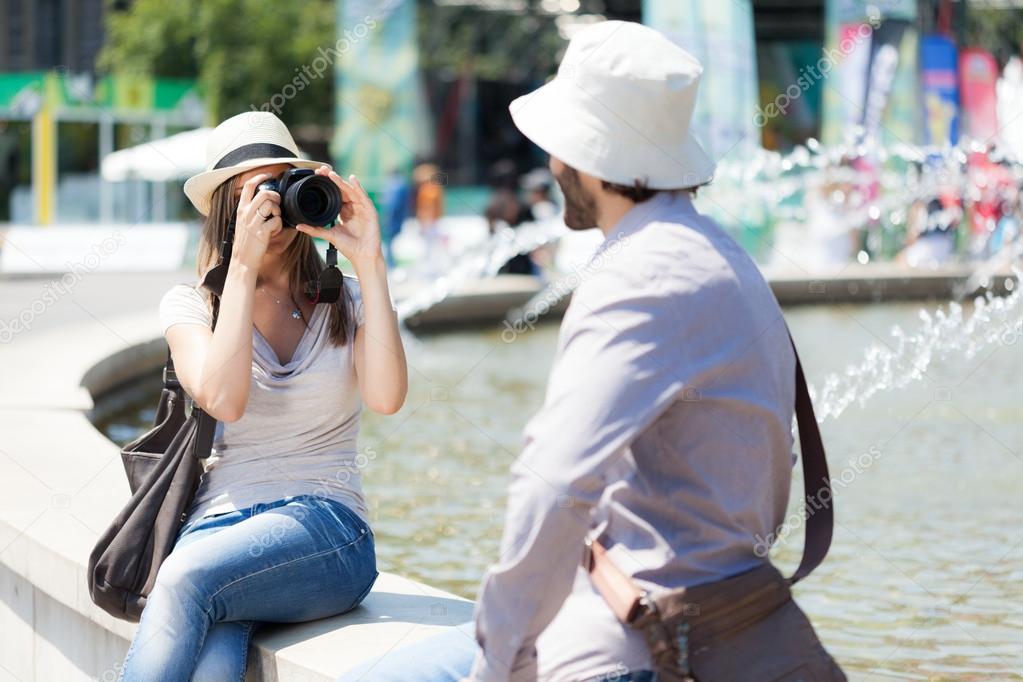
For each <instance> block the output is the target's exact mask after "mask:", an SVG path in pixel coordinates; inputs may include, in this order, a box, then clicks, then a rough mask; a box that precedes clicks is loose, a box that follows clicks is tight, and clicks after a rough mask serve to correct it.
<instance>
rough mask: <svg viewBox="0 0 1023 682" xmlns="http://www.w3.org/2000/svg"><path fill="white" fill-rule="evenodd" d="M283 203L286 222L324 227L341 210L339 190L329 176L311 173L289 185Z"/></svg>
mask: <svg viewBox="0 0 1023 682" xmlns="http://www.w3.org/2000/svg"><path fill="white" fill-rule="evenodd" d="M283 203H284V214H285V215H286V216H287V220H286V222H290V223H292V224H293V225H297V224H298V223H305V224H307V225H316V226H318V227H324V226H326V225H329V224H330V223H332V222H333V221H334V219H335V218H337V215H338V213H340V212H341V192H340V190H338V188H337V185H335V184H334V183H333V182H332V181H331V180H330V178H325V177H323V176H322V175H311V176H309V177H307V178H302V179H301V180H299V181H298V182H296V183H295V184H294V185H292V186H291V187H289V188H288V189H287V191H286V192H285V195H284V197H283Z"/></svg>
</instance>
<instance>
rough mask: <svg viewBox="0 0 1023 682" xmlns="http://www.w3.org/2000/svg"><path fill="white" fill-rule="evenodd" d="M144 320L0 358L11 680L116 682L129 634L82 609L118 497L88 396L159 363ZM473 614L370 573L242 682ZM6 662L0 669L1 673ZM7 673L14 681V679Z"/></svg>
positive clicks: (422, 589) (347, 655)
mask: <svg viewBox="0 0 1023 682" xmlns="http://www.w3.org/2000/svg"><path fill="white" fill-rule="evenodd" d="M157 329H158V321H157V319H156V315H155V311H154V312H153V313H149V314H144V315H134V316H124V317H118V318H115V319H112V320H104V321H103V322H102V323H99V322H98V321H97V323H96V324H80V325H75V326H68V327H62V328H59V329H58V330H54V331H49V332H45V333H43V332H39V333H33V334H31V337H32V338H31V339H24V340H23V339H20V338H17V339H15V340H14V341H12V342H11V343H8V344H6V345H5V346H3V347H0V361H2V362H0V366H2V367H3V368H4V370H5V372H4V373H5V380H4V389H5V390H4V391H3V399H2V401H0V434H2V435H0V438H2V441H0V478H2V480H3V481H4V482H5V492H6V494H5V495H4V496H3V497H2V498H0V564H2V567H0V569H2V570H0V624H2V625H0V629H2V630H3V632H4V633H5V637H4V638H3V640H4V641H3V642H2V643H0V659H2V660H4V661H5V664H4V665H5V668H7V672H11V674H12V675H13V674H16V675H17V676H18V677H20V678H23V679H33V678H45V679H65V680H72V679H93V680H95V679H102V680H107V679H109V680H113V679H116V671H117V669H118V666H119V665H120V662H121V660H122V659H123V656H124V653H125V652H126V651H127V648H128V644H129V642H130V640H131V638H132V637H133V636H134V633H135V629H136V627H137V626H136V624H134V623H129V622H126V621H121V620H118V619H116V618H113V617H111V616H110V615H108V614H107V613H106V612H104V611H103V610H102V609H100V608H99V607H97V606H95V605H94V604H93V603H92V600H91V599H90V597H89V594H88V587H87V582H86V568H87V565H88V557H89V553H90V552H91V550H92V547H93V545H94V544H95V542H96V539H97V538H98V537H99V535H100V534H101V532H102V531H103V530H104V529H105V528H106V526H107V524H108V523H109V522H110V520H111V519H112V518H113V517H114V515H115V514H116V513H117V511H118V510H119V509H120V508H121V506H122V505H123V504H124V503H125V502H126V501H127V499H128V497H129V490H128V483H127V480H126V478H125V475H124V471H123V469H122V467H121V463H120V451H119V447H118V446H117V445H116V444H114V443H112V442H110V441H109V440H107V439H106V438H105V437H104V436H103V435H102V434H101V433H99V431H97V430H96V428H95V427H94V426H93V425H92V424H91V422H89V420H88V419H87V417H86V412H87V411H88V410H90V409H92V407H93V403H92V393H99V392H101V391H103V390H106V389H108V388H110V387H112V386H114V385H116V384H119V383H122V382H123V381H125V380H127V379H130V378H131V377H132V376H134V375H137V374H138V373H139V372H141V371H146V370H149V369H152V368H153V367H154V366H155V365H158V364H159V363H161V362H162V360H163V357H164V353H165V350H166V348H165V346H164V342H163V338H162V337H161V336H155V337H154V330H157ZM157 394H158V391H157V390H155V388H154V391H153V399H154V400H155V399H156V397H157ZM471 615H472V602H470V601H468V600H465V599H462V598H460V597H457V596H455V595H452V594H449V593H446V592H443V591H441V590H437V589H434V588H432V587H429V586H427V585H423V584H421V583H418V582H416V581H413V580H410V579H407V578H403V577H400V576H397V575H394V574H389V573H381V575H380V578H379V579H378V580H377V583H376V585H375V586H374V589H373V592H372V593H371V594H370V596H369V597H367V598H366V600H365V601H364V602H363V604H362V605H361V606H360V607H359V608H357V609H355V610H353V611H351V612H349V613H347V614H343V615H340V616H335V617H332V618H327V619H322V620H318V621H312V622H309V623H301V624H268V625H265V626H264V627H263V628H261V629H260V631H258V632H257V633H256V636H255V637H254V638H253V646H252V647H251V649H250V665H249V674H248V676H247V679H248V680H332V679H334V678H335V677H336V676H338V675H340V674H341V673H343V672H345V670H348V669H350V668H351V667H354V666H355V665H358V664H359V663H362V662H363V661H366V660H370V659H373V658H377V657H379V656H382V655H384V654H385V653H386V652H387V651H389V650H390V649H391V648H392V647H393V646H395V645H397V644H398V643H399V642H412V641H415V640H417V639H419V638H420V637H424V636H427V635H429V634H432V633H434V632H436V631H438V630H439V629H443V628H444V627H448V626H452V625H455V624H457V623H460V622H464V621H466V620H469V619H470V618H471ZM8 662H10V664H8ZM15 669H16V670H17V671H18V672H17V673H15V672H14V670H15Z"/></svg>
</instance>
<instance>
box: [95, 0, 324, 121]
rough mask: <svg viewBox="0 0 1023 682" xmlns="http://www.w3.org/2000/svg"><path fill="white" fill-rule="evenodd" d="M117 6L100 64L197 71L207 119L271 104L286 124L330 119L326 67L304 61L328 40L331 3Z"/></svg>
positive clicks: (194, 1) (159, 1) (152, 0)
mask: <svg viewBox="0 0 1023 682" xmlns="http://www.w3.org/2000/svg"><path fill="white" fill-rule="evenodd" d="M123 5H124V3H120V2H117V3H115V2H112V1H110V0H108V7H107V13H106V17H107V20H106V21H107V40H106V44H105V45H104V48H103V50H102V52H101V53H100V56H99V60H98V66H99V68H100V69H101V70H103V71H106V72H109V73H135V74H145V75H149V76H153V77H167V78H170V77H173V78H197V79H198V82H199V87H200V89H201V91H202V93H203V96H204V98H205V99H206V103H207V108H208V112H209V115H210V118H211V119H212V120H213V121H221V120H223V119H225V118H227V117H229V116H232V115H234V114H237V113H241V112H243V111H249V110H251V109H253V108H256V109H268V110H270V111H273V112H274V113H275V114H277V115H278V116H280V117H281V118H282V119H283V120H284V122H285V123H287V124H288V125H289V126H291V125H296V124H314V125H315V126H323V127H329V126H330V125H332V123H333V120H334V102H333V74H334V72H333V68H328V69H327V70H326V71H322V72H321V73H319V74H316V73H315V72H312V71H311V70H310V69H308V68H305V69H303V67H309V65H311V64H312V62H313V60H314V59H316V57H318V56H320V52H319V48H321V47H322V48H323V49H324V50H327V49H328V48H331V47H333V46H334V44H335V41H336V36H335V24H336V18H335V7H336V4H335V2H333V1H331V0H305V2H297V3H292V2H275V3H270V2H265V1H263V0H174V1H173V2H167V0H135V1H134V2H132V3H131V4H130V5H128V6H127V7H126V8H123V9H122V7H123ZM289 95H290V96H289ZM307 129H308V128H307Z"/></svg>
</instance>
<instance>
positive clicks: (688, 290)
mask: <svg viewBox="0 0 1023 682" xmlns="http://www.w3.org/2000/svg"><path fill="white" fill-rule="evenodd" d="M701 71H702V69H701V66H700V65H699V63H698V62H697V61H696V60H695V59H694V58H693V57H691V56H690V55H689V54H688V53H686V52H685V51H684V50H682V49H681V48H679V47H678V46H676V45H675V44H674V43H672V42H671V41H669V40H668V39H667V38H665V37H664V36H663V35H661V34H660V33H658V32H657V31H654V30H653V29H650V28H648V27H644V26H641V25H639V24H634V23H628V22H618V21H609V22H605V23H601V24H597V25H594V26H592V27H589V28H587V29H584V30H582V31H580V32H579V33H577V34H576V35H575V36H574V37H573V39H572V40H571V42H570V44H569V47H568V50H567V52H566V54H565V58H564V60H563V62H562V64H561V66H560V68H559V70H558V75H557V77H556V78H555V79H553V80H552V81H551V82H550V83H548V84H547V85H545V86H543V87H541V88H540V89H538V90H537V91H535V92H533V93H531V94H529V95H526V96H524V97H521V98H519V99H517V100H515V101H514V102H513V103H512V104H511V107H510V109H511V113H512V117H513V119H514V121H515V124H516V125H517V126H518V128H519V129H520V130H521V131H522V132H523V133H524V134H525V135H526V136H527V137H528V138H529V139H531V140H532V141H533V142H535V143H536V144H537V145H539V146H540V147H541V148H542V149H544V150H545V151H547V152H548V153H549V154H550V156H551V159H550V169H551V172H552V174H553V175H554V178H555V179H556V181H557V182H558V184H559V185H560V187H561V189H562V192H563V193H564V196H565V223H566V224H567V225H568V227H570V228H572V229H589V228H592V227H597V228H599V229H600V230H601V231H602V232H603V233H604V235H605V240H604V242H603V243H602V244H601V246H600V248H599V249H598V250H597V253H596V254H595V256H594V258H593V260H592V261H591V263H590V265H589V267H588V268H586V269H585V270H584V271H583V272H582V273H581V274H580V279H581V283H580V285H579V287H578V288H577V289H576V291H575V293H574V295H573V299H572V302H571V305H570V306H569V308H568V310H567V312H566V314H565V318H564V321H563V322H562V326H561V332H560V336H559V340H558V349H557V355H556V358H555V361H554V366H553V369H552V371H551V376H550V383H549V386H548V391H547V395H546V399H545V402H544V405H543V408H542V409H541V410H540V411H539V413H538V414H537V415H536V416H535V417H533V419H532V420H531V421H530V422H529V424H528V426H527V428H526V433H525V436H526V438H525V447H524V450H523V452H522V454H521V456H520V457H519V459H518V460H517V461H516V462H515V464H514V466H513V468H512V473H513V476H514V479H513V482H512V484H511V487H510V490H509V496H508V510H507V515H506V525H505V529H504V536H503V539H502V542H501V554H500V559H499V560H498V561H497V563H496V564H494V565H493V566H492V567H491V568H490V569H489V570H488V571H487V573H486V575H485V576H484V578H483V583H482V587H481V589H480V593H479V600H478V602H477V605H476V612H475V628H474V629H475V632H474V633H471V632H470V634H474V635H475V637H474V639H475V641H474V639H473V638H471V637H469V636H465V629H463V631H457V630H456V631H454V632H453V633H451V634H449V635H446V636H441V637H439V638H434V639H432V640H427V641H426V642H425V643H424V644H423V645H421V646H418V647H417V646H415V645H413V646H411V647H408V648H407V649H405V650H402V651H398V652H394V653H392V654H390V655H388V656H387V657H385V658H384V659H383V660H381V661H380V662H379V663H378V664H376V665H375V667H373V669H372V672H371V673H369V674H368V676H367V677H366V678H365V679H373V680H388V679H403V680H439V679H458V677H459V676H462V675H466V674H468V676H469V677H470V678H471V679H473V680H483V681H490V680H495V681H497V680H500V681H502V682H503V681H504V680H509V679H511V680H531V679H541V680H591V679H601V680H634V681H638V680H647V679H650V676H651V671H652V670H653V668H654V665H653V664H652V660H651V655H650V652H649V650H648V649H647V644H646V642H645V640H644V637H643V634H642V633H641V632H640V631H638V630H634V629H631V628H629V627H627V626H625V625H623V624H622V623H621V622H619V620H618V619H617V618H616V617H615V615H614V613H613V612H612V610H611V608H610V607H609V606H608V603H607V602H606V601H605V600H604V597H603V596H602V595H601V593H600V592H598V591H597V589H595V587H594V584H593V582H591V580H590V576H589V575H588V573H587V571H586V570H585V569H584V568H583V567H582V565H581V558H582V554H583V546H584V540H585V539H586V538H587V537H591V538H592V537H596V536H598V535H599V536H600V540H601V542H602V544H603V545H604V546H606V547H608V548H609V549H608V557H609V558H610V560H611V561H612V562H613V563H614V564H615V565H617V567H618V568H620V569H621V570H622V571H623V572H624V573H626V574H627V575H629V576H631V577H632V579H633V580H635V581H636V582H637V583H638V584H639V585H641V586H643V587H646V588H648V589H653V588H677V587H683V586H692V585H699V584H703V583H710V582H712V581H718V580H721V579H724V578H726V577H729V576H733V575H736V574H739V573H743V572H745V571H749V570H750V569H753V568H754V567H757V566H759V565H761V564H762V563H763V559H762V549H761V551H760V552H758V551H757V549H756V544H757V538H761V539H762V538H771V537H774V533H775V531H776V530H777V529H778V527H779V526H780V524H781V523H782V521H783V517H784V513H785V510H786V505H787V502H788V496H789V487H790V479H791V473H792V472H791V469H792V465H793V461H794V459H793V454H792V435H791V424H792V418H793V404H794V398H795V387H794V381H793V377H794V374H795V357H794V353H793V349H792V346H791V344H790V340H789V336H788V333H787V329H786V325H785V323H784V320H783V318H782V314H781V311H780V309H779V307H778V305H777V302H776V300H775V298H774V295H773V294H772V293H771V290H770V288H769V287H768V285H767V283H766V282H765V281H764V279H763V277H762V276H761V274H760V272H759V270H758V269H757V267H756V265H755V264H754V263H753V262H752V261H751V260H750V258H749V257H748V255H747V254H746V253H745V252H744V251H743V249H742V248H741V247H739V246H738V245H737V244H736V243H735V242H734V241H733V240H732V239H730V238H729V237H728V236H727V235H726V234H725V233H724V232H723V231H722V230H721V228H720V227H719V226H718V225H716V224H715V223H714V222H713V221H712V220H710V219H709V218H706V217H704V216H702V215H701V214H699V213H698V212H697V211H696V209H695V208H694V207H693V204H692V201H691V196H692V194H693V191H694V189H695V188H696V187H698V186H700V185H703V184H705V183H707V182H709V181H710V179H711V177H712V176H713V172H714V163H713V162H712V161H711V160H710V159H709V158H708V156H707V155H706V153H704V151H703V150H702V149H701V147H700V145H699V144H698V142H697V141H696V140H695V139H694V138H693V137H692V136H691V135H690V132H689V124H690V120H691V117H692V112H693V106H694V103H695V96H696V90H697V85H698V82H699V78H700V74H701ZM470 664H471V670H470ZM402 669H404V672H403V673H402ZM793 679H795V678H793Z"/></svg>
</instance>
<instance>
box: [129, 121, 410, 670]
mask: <svg viewBox="0 0 1023 682" xmlns="http://www.w3.org/2000/svg"><path fill="white" fill-rule="evenodd" d="M289 167H303V168H315V169H316V170H315V172H316V173H317V174H319V175H323V176H326V177H328V178H330V179H331V180H332V181H333V182H334V183H335V184H336V185H337V186H338V188H339V190H340V191H341V195H342V197H343V199H344V204H343V208H342V211H341V215H340V216H339V221H338V223H337V225H335V226H334V227H333V228H331V229H322V228H317V227H310V226H307V225H298V226H296V227H295V229H285V228H284V226H283V224H282V221H281V210H280V200H281V198H280V196H279V195H278V194H277V193H276V192H273V191H269V190H265V189H264V190H259V189H258V185H259V184H260V183H262V182H265V181H266V180H268V179H271V178H273V177H275V176H279V175H280V174H281V173H282V172H283V171H285V170H287V169H288V168H289ZM185 193H186V194H187V195H188V197H189V199H190V200H191V201H192V203H193V205H195V207H196V208H197V209H198V210H199V212H200V213H202V214H204V215H206V221H205V224H204V226H203V229H202V235H201V242H200V245H199V252H198V256H197V259H196V265H197V270H198V273H199V275H200V276H202V275H203V274H204V273H205V272H207V271H208V270H209V269H210V268H211V267H213V266H214V265H216V263H217V260H218V258H219V245H220V242H221V241H222V240H223V239H224V238H225V235H226V234H227V229H228V224H229V222H230V220H231V217H232V215H234V216H235V220H236V224H235V231H234V246H233V251H232V254H231V260H230V266H229V269H228V273H227V277H226V281H225V283H224V285H223V292H222V296H221V298H220V309H219V313H218V317H217V325H216V330H215V331H211V330H210V321H211V308H210V305H211V299H212V297H211V296H210V295H209V294H207V293H202V292H201V291H200V290H199V289H198V288H197V287H196V286H193V285H185V284H179V285H177V286H175V287H173V288H172V289H171V290H169V291H168V292H167V293H166V294H165V295H164V297H163V300H162V301H161V303H160V316H161V320H162V323H163V325H164V334H165V336H166V338H167V343H168V344H169V345H170V349H171V353H172V355H173V359H174V366H175V370H176V373H177V375H178V379H179V381H180V382H181V384H182V386H183V387H184V389H185V391H186V392H187V393H188V394H189V395H190V396H192V398H193V399H194V400H195V401H196V403H197V404H198V405H200V406H201V407H202V408H203V409H204V410H205V411H206V412H208V413H209V414H210V415H211V416H212V417H214V418H215V419H217V431H216V435H215V436H214V442H213V451H212V453H211V457H210V458H209V459H208V460H207V463H206V471H205V473H204V474H203V476H202V480H201V482H200V485H199V489H198V491H197V492H196V495H195V499H194V501H193V503H192V507H191V509H190V510H189V513H188V514H187V517H188V518H187V519H186V520H185V523H184V524H183V525H182V527H181V529H180V531H179V534H178V537H177V542H176V544H175V546H174V550H173V551H172V552H171V554H170V555H169V556H168V557H167V559H166V560H165V561H164V563H163V564H162V565H161V567H160V571H159V573H158V575H157V579H156V582H155V585H154V586H153V589H152V591H151V593H150V595H149V599H148V602H147V604H146V608H145V609H144V611H143V613H142V618H141V620H140V622H139V626H138V630H137V632H136V635H135V638H134V640H133V641H132V643H131V646H130V647H129V649H128V653H127V655H126V657H125V660H124V664H123V669H122V671H121V678H120V679H122V680H125V681H131V680H157V679H158V680H189V679H192V680H242V679H244V677H245V669H246V659H247V652H248V646H249V641H250V639H251V635H252V632H253V630H254V629H255V628H257V627H258V626H259V624H260V623H261V622H264V621H271V622H286V623H291V622H301V621H306V620H312V619H317V618H324V617H327V616H331V615H335V614H338V613H343V612H345V611H348V610H349V609H352V608H354V607H355V606H357V605H358V604H359V603H360V602H361V601H362V599H363V598H364V597H365V596H366V595H367V594H368V593H369V591H370V589H371V587H372V586H373V583H374V581H375V580H376V577H377V571H376V560H375V554H374V542H373V532H372V530H371V529H370V528H369V525H368V522H367V512H366V506H365V502H364V500H363V496H362V492H361V486H360V479H359V470H360V468H361V466H363V465H364V464H365V462H366V456H365V454H359V453H357V452H356V437H357V435H358V428H359V412H360V409H361V404H362V403H365V404H366V405H367V406H368V407H369V408H370V409H372V410H374V411H376V412H380V413H383V414H393V413H394V412H396V411H397V410H398V409H400V408H401V406H402V404H403V402H404V400H405V394H406V390H407V369H406V365H405V354H404V350H403V349H402V344H401V338H400V336H399V333H398V324H397V319H396V315H395V312H394V310H393V306H392V305H391V301H390V294H389V292H388V288H387V277H386V269H385V266H384V258H383V255H382V252H381V248H380V231H379V228H378V221H377V214H376V211H375V209H374V207H373V204H372V202H371V201H370V199H369V197H368V196H367V194H366V192H365V190H364V189H363V188H362V186H361V185H360V184H359V182H358V180H357V179H356V178H355V176H350V178H349V180H348V181H347V182H346V181H345V180H343V179H342V178H341V177H340V176H339V175H338V174H337V173H335V172H334V171H333V170H331V169H330V167H329V166H328V165H326V164H319V163H316V162H311V161H305V160H303V159H301V158H299V156H298V151H297V147H296V146H295V143H294V141H293V140H292V137H291V135H290V133H289V132H288V130H287V128H286V127H285V126H284V124H283V123H282V122H281V121H280V120H279V119H277V117H275V116H274V115H273V114H270V113H266V112H251V113H246V114H241V115H239V116H235V117H233V118H231V119H228V120H227V121H224V122H223V123H222V124H221V125H219V126H218V127H217V128H216V129H215V130H214V132H213V134H212V137H211V140H210V143H209V147H208V150H207V170H206V171H205V172H203V173H200V174H198V175H196V176H194V177H192V178H190V179H189V180H188V182H186V183H185ZM312 237H321V238H323V239H326V240H327V241H329V242H330V243H332V244H334V245H335V246H336V247H337V249H338V251H340V252H341V254H342V255H343V256H345V257H346V258H348V260H349V261H351V263H352V264H353V266H354V268H355V272H356V274H357V276H358V278H357V279H355V278H351V277H345V278H344V289H343V291H342V296H341V299H340V300H339V301H338V302H337V303H320V304H318V305H313V304H311V303H309V302H308V301H307V300H306V299H305V297H304V296H303V294H302V293H301V292H302V291H303V288H302V286H303V284H304V283H305V282H306V281H308V280H314V279H316V277H317V276H318V275H319V273H320V271H321V270H322V269H323V267H324V263H323V260H322V259H321V258H320V256H319V254H318V253H317V251H316V249H315V245H314V242H313V240H312Z"/></svg>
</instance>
